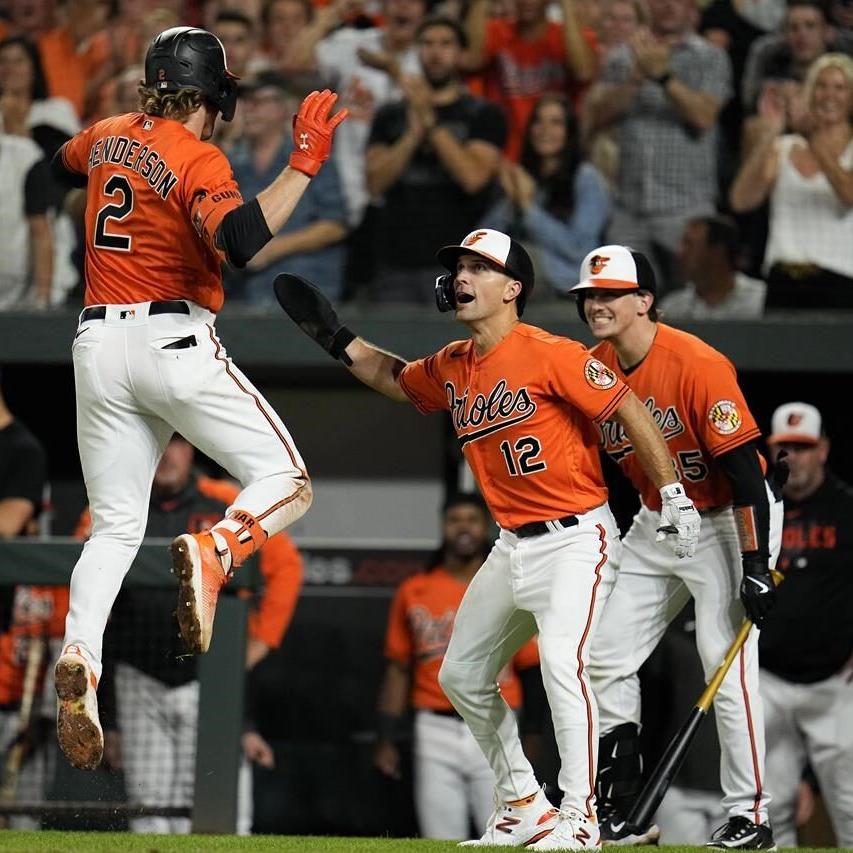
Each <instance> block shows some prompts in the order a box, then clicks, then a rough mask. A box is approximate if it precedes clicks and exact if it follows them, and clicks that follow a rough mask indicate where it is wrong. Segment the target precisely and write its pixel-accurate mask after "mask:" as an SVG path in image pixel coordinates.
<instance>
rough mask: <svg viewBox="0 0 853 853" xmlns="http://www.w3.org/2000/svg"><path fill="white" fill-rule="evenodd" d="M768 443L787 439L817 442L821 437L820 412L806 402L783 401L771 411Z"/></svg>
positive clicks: (799, 441) (790, 440)
mask: <svg viewBox="0 0 853 853" xmlns="http://www.w3.org/2000/svg"><path fill="white" fill-rule="evenodd" d="M770 423H771V429H770V437H769V438H768V439H767V443H768V444H781V443H782V442H785V441H789V442H792V443H795V444H817V443H818V441H820V438H821V426H822V420H821V416H820V412H819V411H818V410H817V409H816V408H815V407H814V406H811V405H809V404H808V403H785V404H784V405H783V406H779V408H778V409H776V411H775V412H773V418H772V420H771V422H770Z"/></svg>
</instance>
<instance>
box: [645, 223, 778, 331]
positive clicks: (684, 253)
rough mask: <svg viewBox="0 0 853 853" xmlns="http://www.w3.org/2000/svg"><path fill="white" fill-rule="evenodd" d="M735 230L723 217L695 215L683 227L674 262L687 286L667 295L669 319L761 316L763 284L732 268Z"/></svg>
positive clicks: (664, 303) (665, 310) (663, 304)
mask: <svg viewBox="0 0 853 853" xmlns="http://www.w3.org/2000/svg"><path fill="white" fill-rule="evenodd" d="M737 250H738V231H737V226H736V225H735V223H734V221H733V220H731V219H729V218H728V217H726V216H716V215H715V216H699V217H696V218H695V219H691V220H690V221H689V222H688V223H687V225H686V226H685V228H684V233H683V234H682V236H681V245H680V246H679V250H678V262H679V264H680V265H681V269H682V272H683V274H684V277H685V279H686V280H687V284H686V285H685V286H684V287H683V288H681V289H679V290H676V291H673V292H672V293H670V294H668V295H667V296H665V297H664V299H663V301H662V302H661V313H662V314H663V316H665V317H666V319H667V320H668V321H669V320H755V319H757V318H759V317H761V316H762V314H763V313H764V298H765V296H766V293H767V285H766V284H765V283H764V282H763V281H760V280H759V279H755V278H750V277H749V276H748V275H744V274H743V273H742V272H739V271H738V270H737V269H736V268H735V261H736V257H737Z"/></svg>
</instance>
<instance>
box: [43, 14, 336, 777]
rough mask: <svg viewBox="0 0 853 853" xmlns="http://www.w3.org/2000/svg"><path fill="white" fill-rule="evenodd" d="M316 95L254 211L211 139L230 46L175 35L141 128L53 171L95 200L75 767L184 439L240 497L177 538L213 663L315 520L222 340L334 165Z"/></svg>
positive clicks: (225, 98) (81, 357) (68, 704)
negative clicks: (132, 580) (265, 570)
mask: <svg viewBox="0 0 853 853" xmlns="http://www.w3.org/2000/svg"><path fill="white" fill-rule="evenodd" d="M335 99H336V96H335V95H334V94H332V93H331V92H329V91H324V92H312V93H311V94H310V95H308V96H307V97H306V98H305V100H304V101H303V102H302V105H301V107H300V109H299V113H298V114H297V115H296V117H295V120H294V127H293V133H294V141H295V151H294V153H293V154H291V156H290V164H289V166H288V167H287V168H286V169H284V171H283V172H282V173H281V174H280V175H279V176H278V177H277V178H276V179H275V180H274V181H273V182H272V183H271V184H270V186H269V187H267V188H266V189H265V190H264V191H263V192H261V193H260V194H259V195H258V197H257V198H255V199H253V200H252V201H250V202H245V203H244V202H243V199H242V198H241V196H240V191H239V188H238V187H237V184H236V182H235V181H234V178H233V176H232V173H231V168H230V166H229V165H228V161H227V160H226V159H225V156H224V155H223V154H222V153H221V152H220V151H219V150H218V149H217V148H215V147H214V146H213V145H210V144H208V143H207V142H205V141H204V140H207V139H210V137H211V135H212V134H213V131H214V126H215V124H216V119H217V117H218V116H219V115H220V114H221V115H222V118H223V120H224V121H230V120H231V119H232V118H233V116H234V111H235V108H236V101H237V87H236V82H235V78H234V76H233V75H232V74H231V72H230V71H228V68H227V65H226V60H225V51H224V50H223V48H222V45H221V43H220V42H219V39H217V38H216V37H215V36H214V35H212V34H211V33H209V32H206V31H205V30H200V29H194V28H191V27H175V28H173V29H170V30H166V31H165V32H163V33H161V34H160V35H158V36H157V37H156V38H155V39H154V40H153V41H152V43H151V45H150V47H149V49H148V53H147V56H146V60H145V82H144V84H143V85H141V86H140V111H139V112H136V113H128V114H126V115H121V116H117V117H115V118H109V119H105V120H104V121H100V122H98V123H97V124H95V125H93V126H92V127H89V128H87V129H86V130H84V131H82V132H81V133H78V134H77V135H76V136H75V137H73V138H72V139H71V140H69V141H68V142H67V143H66V144H65V145H64V146H63V147H62V148H61V149H60V150H59V152H58V153H57V155H56V157H55V158H54V161H53V168H54V171H55V172H56V174H57V177H58V178H59V179H61V180H63V181H64V182H65V183H67V184H71V185H72V186H85V187H86V198H87V206H86V297H85V302H86V308H84V310H83V312H82V313H81V314H80V324H79V327H78V329H77V333H76V335H75V337H74V344H73V350H72V351H73V361H74V378H75V383H76V393H77V436H78V444H79V448H80V461H81V463H82V467H83V476H84V479H85V482H86V490H87V492H88V498H89V504H90V507H91V512H92V535H91V537H90V538H89V540H88V541H87V542H86V545H85V547H84V549H83V553H82V554H81V556H80V559H79V560H78V562H77V565H76V566H75V567H74V573H73V575H72V578H71V609H70V612H69V614H68V619H67V622H66V631H65V648H64V650H63V653H62V656H61V657H60V659H59V661H58V663H57V665H56V691H57V695H58V698H59V710H58V716H57V730H58V735H59V743H60V745H61V747H62V749H63V751H64V752H65V754H66V756H67V757H68V759H69V760H70V761H71V763H72V764H74V765H75V766H77V767H80V768H87V769H91V768H94V767H97V765H98V763H99V762H100V760H101V755H102V751H103V736H102V732H101V726H100V722H99V720H98V708H97V699H96V693H95V690H96V686H97V681H98V678H99V677H100V673H101V646H102V642H103V632H104V626H105V624H106V620H107V616H108V615H109V613H110V609H111V608H112V605H113V601H114V600H115V597H116V595H117V593H118V591H119V588H120V586H121V583H122V579H123V578H124V575H125V574H126V572H127V570H128V568H129V567H130V564H131V562H132V561H133V558H134V556H135V554H136V551H137V549H138V548H139V544H140V542H141V540H142V536H143V534H144V532H145V520H146V517H147V510H148V498H149V494H150V491H151V481H152V477H153V474H154V469H155V468H156V466H157V462H158V460H159V458H160V455H161V454H162V452H163V449H164V448H165V446H166V444H167V442H168V441H169V439H170V438H171V436H172V433H173V432H175V431H178V432H180V433H181V434H182V435H184V436H185V437H186V438H187V440H188V441H190V442H192V443H193V444H194V445H195V446H196V447H198V448H199V449H201V450H202V451H203V452H204V453H206V454H207V455H208V456H210V457H212V458H213V459H215V460H216V461H217V462H219V463H220V464H221V465H222V466H223V467H224V468H225V469H226V470H228V471H229V472H230V473H231V474H232V475H233V476H234V477H235V478H236V479H237V480H238V481H239V482H240V483H241V484H242V485H243V490H242V491H241V492H240V494H239V495H238V496H237V498H236V500H235V501H234V503H233V505H232V506H230V507H229V509H228V511H227V512H226V514H225V517H224V518H223V519H222V520H220V521H219V522H217V523H216V524H215V525H214V526H213V529H212V530H211V531H209V532H206V533H196V534H192V535H190V534H186V535H182V536H179V537H178V538H177V539H175V541H174V543H173V544H172V558H173V565H174V570H175V572H176V574H177V575H178V577H179V581H180V590H179V597H178V612H177V615H178V622H179V625H180V628H181V633H182V635H183V637H184V641H185V643H186V644H187V647H188V649H189V650H190V651H192V652H196V653H197V652H204V651H206V650H207V648H208V646H209V644H210V639H211V632H212V629H213V617H214V612H215V609H216V601H217V596H218V594H219V591H220V589H221V588H222V586H223V585H224V583H225V581H226V579H227V577H228V576H229V574H230V573H231V572H232V571H233V570H234V569H235V568H237V567H238V566H239V565H240V564H241V563H243V562H244V560H246V558H247V557H248V556H249V555H250V554H251V553H252V552H253V551H255V550H256V549H257V548H259V547H260V546H261V545H262V544H263V542H264V541H265V540H266V539H267V537H268V536H271V535H273V534H275V533H277V532H278V531H280V530H282V529H283V528H284V527H286V526H287V525H288V524H290V523H291V522H293V521H294V520H296V519H297V518H299V517H300V516H301V515H302V514H303V513H304V512H305V511H306V510H307V509H308V507H309V505H310V503H311V484H310V480H309V478H308V475H307V473H306V471H305V464H304V463H303V461H302V458H301V456H300V455H299V452H298V451H297V449H296V447H295V446H294V444H293V440H292V439H291V437H290V435H289V434H288V432H287V429H286V428H285V426H284V424H283V423H282V421H281V419H280V418H279V417H278V415H277V414H276V413H275V412H274V411H273V409H272V407H271V406H270V405H269V404H268V403H267V402H266V401H265V400H264V399H263V397H262V396H261V395H260V393H259V392H258V391H257V389H256V388H255V387H254V386H253V385H252V383H251V382H250V381H249V380H248V379H247V378H246V377H245V376H244V375H243V373H242V372H241V371H240V370H239V369H238V368H237V367H236V366H235V365H234V364H233V362H232V361H231V359H230V358H228V356H227V355H226V352H225V349H224V347H223V346H222V343H221V342H220V341H219V338H218V337H217V335H216V331H215V328H214V322H215V319H216V312H217V311H218V310H219V309H220V308H221V307H222V302H223V290H222V278H221V274H220V263H221V261H222V260H228V261H230V262H231V263H232V264H234V265H236V266H238V267H240V266H244V265H245V264H246V262H247V261H248V260H249V259H250V258H252V257H253V256H254V255H255V253H256V252H257V251H258V250H259V249H260V248H261V247H263V246H264V245H265V244H266V243H267V242H268V241H269V240H270V239H271V237H272V235H273V234H275V233H277V232H278V231H279V229H280V228H281V226H282V225H283V224H284V223H285V222H286V221H287V219H288V217H289V216H290V213H291V212H292V210H293V208H294V207H295V206H296V204H297V202H298V201H299V199H300V198H301V197H302V194H303V193H304V191H305V189H306V187H307V186H308V182H309V181H310V180H311V177H312V176H313V175H315V174H316V173H317V171H318V170H319V169H320V167H321V166H322V164H323V162H324V161H325V160H326V159H327V157H328V155H329V150H330V146H331V142H332V136H333V134H334V131H335V128H336V127H337V126H338V125H339V124H340V122H341V121H343V119H344V118H345V116H346V112H345V111H341V112H339V113H338V114H337V115H335V116H331V115H330V113H331V110H332V108H333V106H334V103H335Z"/></svg>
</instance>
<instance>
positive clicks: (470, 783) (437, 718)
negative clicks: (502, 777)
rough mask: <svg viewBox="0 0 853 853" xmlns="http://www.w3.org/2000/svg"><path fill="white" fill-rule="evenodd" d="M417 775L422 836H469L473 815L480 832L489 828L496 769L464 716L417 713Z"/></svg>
mask: <svg viewBox="0 0 853 853" xmlns="http://www.w3.org/2000/svg"><path fill="white" fill-rule="evenodd" d="M414 776H415V810H416V811H417V815H418V826H419V827H420V831H421V836H422V837H424V838H446V839H449V840H457V841H459V840H462V839H464V838H468V837H469V833H470V824H471V818H472V817H473V819H474V825H475V826H476V828H477V832H476V835H478V836H479V835H482V834H483V832H485V830H486V824H487V823H488V822H489V818H490V817H491V814H492V810H493V809H494V804H495V797H494V792H495V774H494V773H492V768H491V767H489V764H488V762H487V761H486V759H485V757H484V755H483V753H482V752H481V751H480V747H479V745H478V744H477V741H475V740H474V738H473V737H472V736H471V732H470V731H469V729H468V726H467V725H466V724H465V722H464V721H463V720H460V719H458V718H457V717H447V716H444V715H442V714H435V713H433V712H431V711H417V712H416V713H415V743H414Z"/></svg>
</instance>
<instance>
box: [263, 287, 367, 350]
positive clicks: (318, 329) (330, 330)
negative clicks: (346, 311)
mask: <svg viewBox="0 0 853 853" xmlns="http://www.w3.org/2000/svg"><path fill="white" fill-rule="evenodd" d="M273 290H274V291H275V297H276V299H278V304H279V305H281V307H282V308H284V310H285V311H286V312H287V314H288V315H289V316H290V319H291V320H293V322H294V323H296V325H297V326H299V328H300V329H302V331H303V332H305V334H306V335H308V337H310V338H314V340H315V341H317V343H318V344H320V346H321V347H323V349H324V350H326V352H327V353H329V354H330V355H331V356H332V358H338V359H340V360H341V361H343V362H344V364H350V365H351V364H352V362H351V361H350V359H349V357H348V356H347V354H346V353H345V352H344V350H345V349H346V348H347V347H348V346H349V345H350V343H351V342H352V341H354V340H355V337H356V336H355V335H354V334H353V333H352V332H351V331H350V330H349V329H348V328H347V327H346V326H344V325H343V324H342V323H341V321H340V320H339V319H338V315H337V314H335V309H334V308H332V303H331V302H329V300H328V299H327V298H326V297H325V296H324V295H323V294H322V293H321V292H320V291H319V290H318V289H317V288H316V287H315V286H314V285H313V284H311V282H310V281H306V279H304V278H302V277H301V276H298V275H293V274H291V273H288V272H285V273H281V275H277V276H276V277H275V283H274V284H273Z"/></svg>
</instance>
